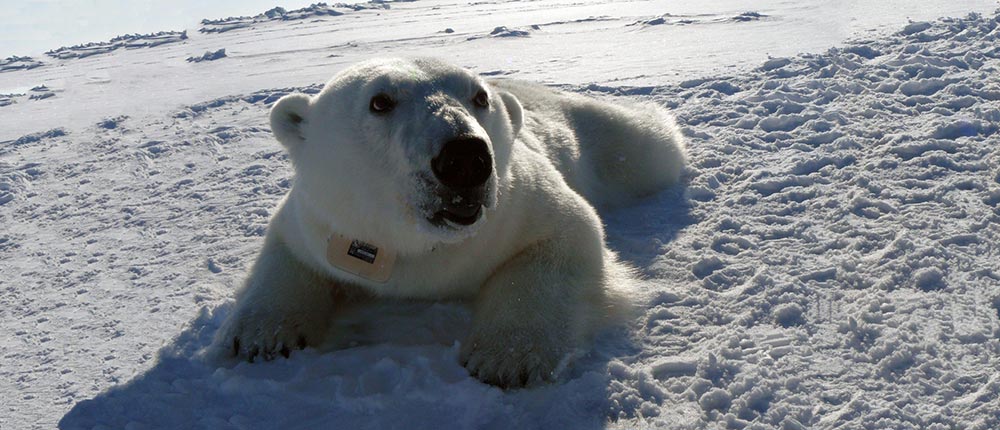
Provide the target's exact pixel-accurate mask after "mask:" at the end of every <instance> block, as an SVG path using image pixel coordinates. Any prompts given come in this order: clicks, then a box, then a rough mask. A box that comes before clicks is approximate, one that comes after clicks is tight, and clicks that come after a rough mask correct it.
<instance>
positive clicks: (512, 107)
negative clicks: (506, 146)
mask: <svg viewBox="0 0 1000 430" xmlns="http://www.w3.org/2000/svg"><path fill="white" fill-rule="evenodd" d="M500 99H501V100H503V105H504V107H506V108H507V116H508V117H509V118H510V126H511V127H513V128H514V132H513V136H515V137H517V133H518V132H520V131H521V126H522V125H523V124H524V111H523V109H522V108H521V102H520V101H519V100H518V99H517V97H514V95H513V94H511V93H508V92H506V91H500Z"/></svg>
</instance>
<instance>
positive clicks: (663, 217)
mask: <svg viewBox="0 0 1000 430" xmlns="http://www.w3.org/2000/svg"><path fill="white" fill-rule="evenodd" d="M422 3H424V2H415V3H392V4H391V7H390V8H389V9H377V10H375V9H371V10H369V9H364V10H356V11H354V10H352V11H350V12H348V13H345V14H344V15H324V16H321V17H316V18H313V17H310V18H306V19H295V20H281V19H275V20H266V21H262V22H258V23H255V24H253V25H252V26H250V27H247V28H239V29H233V30H232V31H227V32H223V33H204V34H203V33H196V32H189V33H188V35H189V38H188V39H186V40H182V41H176V42H174V43H168V44H164V45H160V46H154V47H148V46H147V47H141V48H139V49H118V50H115V51H113V52H106V53H102V54H99V55H92V56H89V57H87V58H66V59H57V60H53V59H39V60H42V61H43V64H42V65H41V66H37V67H34V68H31V69H22V68H19V69H12V70H10V71H5V72H3V73H0V89H2V90H0V93H2V94H3V95H2V96H0V114H2V115H3V116H2V118H4V119H3V120H2V121H3V127H0V225H2V226H3V227H0V261H2V263H0V280H2V281H0V326H2V327H3V329H2V331H0V333H2V335H0V394H2V397H0V428H3V429H7V428H12V429H21V428H51V427H53V426H56V425H58V426H59V427H61V428H65V429H77V428H88V429H89V428H325V427H330V426H336V427H337V428H428V429H430V428H435V429H436V428H470V429H471V428H604V427H610V428H783V429H797V428H869V429H882V428H894V429H896V428H922V429H951V428H963V429H964V428H969V429H995V428H998V427H1000V371H998V369H1000V358H998V355H1000V316H998V314H1000V255H998V251H997V247H996V246H995V244H996V243H997V240H998V238H1000V237H998V236H1000V227H998V224H1000V149H998V148H1000V146H998V143H1000V141H998V138H997V136H998V124H1000V74H998V68H1000V49H998V48H997V47H998V46H1000V28H998V27H1000V24H998V21H1000V14H997V13H993V14H988V15H982V16H980V15H970V16H968V17H966V18H961V19H941V20H928V21H917V22H909V23H905V22H902V23H899V24H898V25H897V26H896V28H895V29H894V30H893V31H891V32H877V33H870V34H865V35H863V36H859V37H856V38H855V39H854V40H852V41H850V42H849V43H846V44H839V43H830V44H829V45H828V46H832V45H838V46H839V47H836V48H832V49H829V50H825V48H824V49H812V50H809V49H805V48H801V46H798V45H796V46H794V48H795V49H799V48H801V49H800V50H802V51H804V52H810V51H811V52H817V51H825V52H823V53H820V54H800V55H794V53H795V52H788V53H787V55H785V54H782V55H779V56H775V57H772V58H766V57H764V58H758V60H757V61H756V63H755V65H754V67H752V68H742V69H734V73H732V74H731V76H723V77H720V76H718V75H712V74H709V73H699V74H685V73H680V74H674V73H677V72H676V71H678V70H680V71H684V70H685V69H684V67H690V66H678V67H677V68H673V66H674V65H675V63H676V62H677V61H679V60H677V58H684V57H683V55H680V56H679V57H673V56H671V57H669V58H667V57H664V56H660V55H658V54H655V52H658V51H656V50H654V49H652V47H654V46H656V44H657V43H662V41H661V39H659V38H661V37H667V36H669V37H674V36H678V35H680V34H685V36H683V37H681V38H680V42H678V43H682V44H686V43H689V42H690V43H695V42H692V41H695V40H697V38H698V37H705V36H706V35H710V34H725V33H726V32H730V33H740V32H742V31H750V30H747V29H748V28H750V29H756V30H755V31H768V30H773V29H775V28H780V27H781V26H782V25H786V26H790V27H792V30H790V31H791V33H787V32H786V33H782V34H783V35H788V34H793V33H794V31H796V30H795V29H797V28H798V27H795V26H794V25H791V24H787V23H785V24H782V22H781V20H782V19H789V18H788V17H789V16H794V14H795V13H798V14H800V15H808V14H817V15H818V14H819V12H822V11H823V10H822V9H817V8H816V7H813V8H812V9H808V7H804V6H803V8H804V10H797V11H795V12H790V11H789V10H787V9H778V8H760V9H755V10H753V11H750V12H756V14H757V15H760V16H755V15H753V14H745V12H748V11H747V10H745V9H741V8H732V9H725V7H724V6H718V5H715V6H706V7H705V8H706V9H705V11H704V12H699V13H695V12H692V11H684V10H680V9H684V7H688V6H683V5H682V6H681V7H678V8H677V9H676V10H671V9H673V8H666V7H665V6H663V5H661V4H656V3H647V2H637V3H635V4H634V5H630V6H635V7H634V8H630V9H629V10H627V11H623V10H620V9H622V8H621V7H620V6H615V5H603V4H597V3H582V4H576V5H575V6H573V7H566V8H561V9H557V8H555V6H557V5H558V6H566V5H565V4H561V3H559V2H531V3H515V4H508V3H493V2H488V3H482V4H478V5H467V4H454V3H438V2H426V3H425V4H423V5H421V4H422ZM730 6H731V5H730ZM522 7H525V8H528V12H523V11H521V10H519V9H517V8H522ZM435 8H438V9H435ZM530 8H535V9H530ZM715 8H718V9H725V10H715ZM463 13H464V14H465V15H461V14H463ZM456 14H458V15H460V16H455V15H456ZM681 15H685V16H689V18H678V17H679V16H681ZM445 16H448V19H445ZM741 16H742V17H747V18H750V19H748V20H742V19H736V18H737V17H741ZM539 17H541V18H544V19H539ZM345 18H349V20H346V21H345ZM819 18H820V17H818V18H817V20H819ZM314 19H315V20H314ZM661 19H662V21H663V22H662V23H660V24H651V23H653V22H656V21H658V20H661ZM675 19H691V20H692V23H679V22H674V20H675ZM417 21H419V22H421V23H422V24H420V25H408V26H407V25H403V24H406V23H411V22H417ZM694 21H698V22H700V23H695V22H694ZM862 21H864V20H862ZM373 23H378V24H380V25H381V24H392V25H394V26H397V27H393V29H394V31H393V32H391V33H392V34H391V35H389V36H386V35H377V37H376V36H366V34H369V33H370V32H371V28H372V25H373ZM748 26H750V27H748ZM752 26H762V27H752ZM534 27H538V28H534ZM446 28H452V29H453V31H452V32H445V29H446ZM499 28H503V30H500V31H497V29H499ZM396 29H398V31H395V30H396ZM706 29H710V30H706ZM682 30H683V31H682ZM494 31H497V33H496V34H494V35H492V37H491V33H492V32H494ZM684 31H689V33H684ZM516 32H526V33H527V35H522V34H517V33H516ZM657 32H662V33H657ZM712 32H718V33H712ZM692 35H693V36H692ZM496 36H514V37H496ZM612 36H613V37H612ZM616 38H617V39H616ZM389 39H391V40H389ZM470 39H471V40H470ZM748 39H749V42H746V43H751V42H754V41H756V43H760V44H764V45H766V44H767V43H768V40H771V39H767V38H756V39H754V38H753V37H748ZM291 40H294V41H296V43H295V44H292V45H290V44H289V41H291ZM602 40H604V41H603V42H601V41H602ZM569 42H573V43H569ZM633 42H635V45H634V49H633V48H632V46H633V45H630V44H631V43H633ZM608 43H614V44H617V45H619V46H629V47H630V48H629V49H627V50H624V51H627V52H619V53H616V52H617V51H612V50H606V48H604V45H605V44H608ZM560 44H564V45H560ZM539 46H541V47H539ZM546 46H547V47H550V48H551V47H552V46H565V49H561V50H559V51H558V52H554V53H551V55H552V62H550V63H545V62H543V61H540V60H539V55H540V54H543V53H548V51H546V50H545V49H549V48H545V47H546ZM706 46H707V47H708V48H707V49H717V48H718V49H721V48H719V47H718V46H717V45H716V44H713V43H707V44H706ZM383 47H391V49H390V50H389V51H391V52H396V53H404V52H409V53H413V54H435V55H439V56H443V57H445V58H450V59H451V60H453V61H458V62H459V63H460V64H464V65H467V66H470V67H474V68H475V69H476V70H479V71H481V72H482V73H483V74H484V75H488V76H505V77H515V78H529V79H536V80H542V81H546V82H550V83H559V84H562V85H561V86H562V87H563V88H565V89H568V90H573V91H580V92H584V93H590V94H592V95H594V96H596V97H606V98H609V99H616V98H626V99H643V100H650V101H655V102H659V103H662V104H664V105H666V106H669V107H670V108H672V109H673V110H674V112H676V114H677V116H678V119H679V120H680V122H681V123H682V125H683V126H684V130H685V133H686V134H687V135H688V136H689V139H690V148H691V150H690V152H691V160H692V168H691V171H690V172H689V174H688V175H687V177H686V179H687V180H686V182H685V185H684V186H681V187H677V188H674V189H671V190H667V191H665V192H663V193H661V194H659V195H657V196H655V197H653V198H651V199H649V200H647V201H643V202H641V203H639V204H638V205H636V206H634V207H630V208H624V209H619V210H615V211H610V212H606V213H604V214H602V215H603V217H604V219H605V221H606V223H607V227H608V240H609V242H610V244H611V246H612V248H614V249H615V250H617V251H618V252H619V253H621V255H622V256H623V257H624V258H625V259H626V260H627V261H629V262H631V263H632V264H633V265H635V266H636V267H638V268H639V269H640V270H641V271H642V272H643V273H644V275H645V276H646V280H645V281H644V282H643V287H644V288H643V292H642V302H643V306H642V309H641V312H640V314H641V315H640V316H639V317H637V318H636V319H635V320H634V321H632V322H631V324H630V325H629V327H627V328H619V329H614V330H609V332H607V333H604V334H602V335H601V336H600V337H599V339H598V340H597V342H596V345H595V346H594V348H593V349H591V350H589V351H587V352H586V353H585V354H583V355H582V356H581V357H579V358H578V359H577V362H576V364H575V365H574V366H573V367H571V368H570V369H568V370H567V371H566V372H565V373H564V374H563V375H562V378H561V380H560V381H559V382H558V383H555V384H552V385H547V386H543V387H540V388H534V389H526V390H514V391H510V392H503V391H501V390H499V389H497V388H494V387H490V386H486V385H483V384H481V383H479V382H478V381H477V380H475V379H472V378H470V377H469V376H467V374H466V372H465V370H464V369H463V368H462V367H460V366H459V365H458V364H457V354H458V347H459V342H461V339H462V338H463V337H464V334H465V331H466V327H467V325H468V322H469V318H470V316H469V311H468V310H467V309H466V308H465V307H464V305H462V304H460V303H419V302H418V303H411V302H396V303H385V304H380V305H377V306H372V307H371V308H369V309H363V310H361V311H360V312H357V313H356V314H354V315H350V316H346V317H345V318H344V319H343V320H342V321H340V322H339V323H338V326H337V328H336V329H335V330H333V331H332V333H331V335H330V336H329V339H328V342H327V343H326V344H325V345H324V346H323V347H321V348H317V349H309V350H306V351H302V352H299V353H295V354H293V356H292V358H291V359H289V360H278V361H274V362H268V363H255V364H247V363H241V364H236V365H230V366H222V367H219V366H216V365H214V364H210V363H208V362H206V361H205V360H204V359H203V358H202V357H201V352H202V349H203V348H204V347H205V346H206V345H207V344H208V342H209V340H210V338H211V336H212V335H213V333H214V331H215V330H216V329H217V327H218V325H219V324H220V323H221V321H222V320H223V319H224V318H225V316H226V315H227V313H228V312H229V311H230V308H231V297H232V293H233V289H234V288H235V285H237V284H238V283H239V281H240V280H241V279H242V277H243V274H244V270H245V268H246V266H247V265H248V264H249V263H250V261H252V258H253V257H254V256H255V254H256V252H257V251H258V250H259V247H260V245H261V241H262V237H263V233H264V229H265V227H266V222H267V219H268V216H269V215H270V212H271V210H273V208H274V205H275V203H276V202H277V200H278V199H279V198H280V197H281V196H282V194H283V193H284V192H286V191H287V190H288V187H289V181H290V173H291V170H290V166H289V165H288V160H287V157H286V156H285V155H284V153H283V152H282V150H281V148H280V146H279V145H277V144H276V143H275V142H274V141H273V138H271V137H270V132H269V130H268V129H267V109H268V107H269V106H270V104H271V103H273V102H274V101H275V100H277V98H279V97H280V96H282V95H284V94H287V93H289V92H292V91H303V92H307V93H314V92H316V91H318V89H319V85H320V83H321V82H322V81H323V80H324V79H326V78H328V77H329V76H330V75H332V74H333V73H334V72H335V71H336V70H337V69H339V68H340V67H343V65H344V64H349V63H352V62H354V61H356V60H357V59H359V58H364V57H366V56H370V55H375V54H379V53H385V52H382V51H381V50H380V48H383ZM531 47H535V48H531ZM697 47H698V46H697V45H696V46H695V47H694V48H691V47H687V48H682V49H681V50H680V51H679V52H681V53H683V52H685V51H684V49H695V48H697ZM647 48H648V50H646V49H647ZM735 48H740V47H739V46H736V47H735ZM219 49H226V51H225V52H226V53H227V56H226V57H222V58H219V59H217V60H215V61H205V62H200V63H188V62H186V61H184V60H185V59H186V58H187V57H191V56H200V55H202V53H205V52H215V51H217V50H219ZM740 49H742V48H740ZM518 50H522V51H523V57H520V59H518V60H512V58H514V57H512V56H511V54H510V53H512V52H516V51H518ZM588 50H590V52H599V53H601V55H600V58H594V57H591V56H589V55H588V54H587V52H588ZM453 52H464V54H460V55H459V54H456V55H455V56H454V57H449V56H450V55H452V53H453ZM645 52H650V53H651V54H648V55H638V56H637V55H636V53H645ZM490 53H494V54H497V55H499V56H500V57H499V58H500V59H499V60H498V59H497V58H494V56H490V55H489V54H490ZM758 54H759V52H758ZM331 55H333V56H334V57H330V56H331ZM338 55H339V56H340V57H336V56H338ZM504 56H506V57H504ZM299 57H301V58H302V59H300V60H295V59H296V58H299ZM727 58H729V57H727ZM317 59H326V60H327V61H326V62H323V61H316V62H313V61H314V60H317ZM480 60H481V61H480ZM507 60H510V61H509V62H507ZM529 60H533V61H529ZM616 60H620V61H616ZM625 71H628V73H626V72H625ZM671 72H674V73H671ZM618 77H620V78H618ZM5 99H6V100H9V101H10V103H9V104H6V105H4V103H3V100H5Z"/></svg>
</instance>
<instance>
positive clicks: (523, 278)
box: [461, 242, 603, 388]
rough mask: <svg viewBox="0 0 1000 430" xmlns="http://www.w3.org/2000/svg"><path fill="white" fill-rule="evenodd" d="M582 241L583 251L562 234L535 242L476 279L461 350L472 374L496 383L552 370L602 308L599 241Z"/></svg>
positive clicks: (519, 382) (546, 376) (545, 376)
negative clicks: (480, 283) (479, 282)
mask: <svg viewBox="0 0 1000 430" xmlns="http://www.w3.org/2000/svg"><path fill="white" fill-rule="evenodd" d="M586 245H589V246H588V247H589V248H590V250H589V252H588V250H583V251H582V252H580V251H581V248H579V247H574V246H573V244H569V243H565V242H564V243H559V242H543V243H541V244H538V245H535V246H533V247H531V248H529V249H527V250H525V251H523V252H521V253H520V254H518V255H517V256H516V257H514V258H513V259H511V260H510V261H508V262H507V263H506V264H505V265H504V266H502V267H501V268H500V269H499V270H498V271H497V272H496V274H495V275H494V276H493V277H492V278H491V279H490V280H489V281H488V282H487V283H486V285H484V287H483V289H482V290H481V291H480V293H479V295H478V297H477V298H476V302H475V316H474V319H473V326H472V331H471V333H470V334H469V337H468V338H467V339H466V340H465V342H464V344H463V345H462V351H461V359H462V362H463V365H464V366H465V367H466V368H467V369H468V370H469V372H470V373H471V374H472V375H473V376H475V377H477V378H479V379H480V380H482V381H484V382H486V383H490V384H494V385H498V386H500V387H504V388H509V387H519V386H524V385H531V384H533V383H537V382H540V381H548V380H553V379H554V378H555V377H556V376H557V375H556V374H555V372H556V370H557V368H558V367H559V363H560V361H561V360H563V359H564V358H565V357H567V355H568V354H571V353H573V352H575V350H576V349H577V348H579V347H580V346H581V345H583V343H584V341H585V337H586V336H587V334H588V331H589V326H590V321H591V320H592V319H593V318H595V316H596V314H599V313H601V312H602V309H598V307H600V306H601V305H600V303H601V302H602V296H601V294H602V290H603V288H602V285H600V284H601V282H602V279H603V276H602V273H601V270H602V266H601V264H602V263H601V261H600V257H599V256H600V252H601V249H602V248H600V245H596V246H597V249H596V250H595V249H594V247H595V244H586ZM595 251H596V254H595V253H594V252H595Z"/></svg>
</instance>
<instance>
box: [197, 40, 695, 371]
mask: <svg viewBox="0 0 1000 430" xmlns="http://www.w3.org/2000/svg"><path fill="white" fill-rule="evenodd" d="M479 89H484V90H486V91H487V93H488V95H489V100H490V105H489V107H488V108H478V107H476V106H474V105H473V103H472V99H473V98H474V96H475V94H476V92H477V91H478V90H479ZM380 92H382V93H387V94H390V95H392V97H393V98H394V99H395V100H397V105H396V107H395V109H394V110H393V111H392V112H391V113H389V114H387V115H376V114H373V113H372V112H370V111H369V100H370V99H371V98H372V96H374V95H375V94H378V93H380ZM271 128H272V130H273V131H274V134H275V136H276V137H277V139H278V140H279V141H280V142H281V143H282V144H283V145H285V147H286V148H287V149H288V152H289V154H290V156H291V159H292V161H293V163H294V165H295V175H296V177H295V184H294V186H293V187H292V190H291V191H290V192H289V194H288V196H287V197H286V199H285V200H284V201H283V202H282V203H281V206H280V208H279V210H278V211H277V213H276V214H275V215H274V218H273V219H272V220H271V224H270V226H269V228H268V231H267V239H266V241H265V245H264V249H263V250H262V251H261V254H260V256H259V257H258V259H257V261H256V263H255V264H254V266H253V269H252V270H251V274H250V276H249V278H248V279H247V281H246V284H245V286H244V287H243V289H242V290H241V291H240V292H239V294H238V296H237V304H236V307H235V309H234V311H233V313H232V315H231V316H230V318H229V320H228V321H227V322H226V323H225V325H224V326H223V327H222V328H221V329H220V330H219V333H218V335H217V338H216V345H215V346H216V348H217V349H218V350H220V351H230V352H231V353H235V355H238V356H242V357H248V358H251V359H252V358H253V357H255V356H260V357H263V358H271V357H274V356H275V355H276V354H279V353H281V354H285V355H287V353H288V349H289V348H290V347H292V346H301V344H302V343H304V344H313V343H315V342H317V341H318V340H319V339H320V338H322V336H323V334H324V332H325V330H326V323H327V321H328V316H329V315H330V314H331V313H334V312H335V306H338V305H341V306H342V305H344V303H345V300H344V299H341V298H340V297H342V296H345V295H349V294H348V293H349V292H351V291H362V292H364V293H367V294H372V295H375V296H392V297H410V298H429V299H438V298H451V297H465V298H469V299H471V300H472V301H473V302H474V306H475V315H474V321H473V327H472V329H471V333H470V334H469V338H468V339H466V340H465V341H464V342H463V346H462V360H463V362H464V363H465V365H466V367H467V368H468V369H469V371H470V372H471V373H472V374H473V375H475V376H477V377H478V378H480V379H481V380H483V381H486V382H489V383H494V384H498V385H501V386H520V385H524V384H528V383H533V382H536V381H540V380H549V379H551V378H552V377H553V376H554V375H553V372H554V371H555V370H556V368H557V366H558V365H559V363H560V361H561V360H562V359H563V358H564V357H566V356H568V355H569V354H571V353H572V352H573V351H574V350H576V349H578V348H580V347H582V346H584V345H585V344H586V339H587V336H588V334H590V333H591V332H592V331H593V330H594V329H595V328H596V327H597V326H598V325H599V324H600V323H601V322H604V321H606V320H607V317H608V316H609V315H610V314H612V313H614V309H615V307H616V306H617V305H618V300H617V298H616V297H615V293H614V291H616V288H617V287H619V286H620V285H621V284H623V283H626V282H628V281H629V277H628V274H627V270H624V269H623V266H621V265H620V264H619V263H618V262H617V261H616V260H615V257H614V254H613V253H612V252H611V251H609V250H608V249H607V247H606V246H605V244H604V232H603V229H602V226H601V221H600V219H599V218H598V216H597V213H596V211H595V210H594V208H593V206H592V204H597V205H604V204H622V203H626V202H628V201H630V200H632V199H634V198H636V197H640V196H642V195H646V194H649V193H652V192H655V191H656V190H659V189H661V188H663V187H665V186H668V185H670V184H672V183H674V182H676V181H677V180H678V178H679V176H680V174H681V171H682V169H683V165H684V158H685V155H684V145H683V141H682V139H681V136H680V135H679V133H678V132H677V128H676V125H675V124H674V121H673V119H672V118H671V117H670V115H669V114H667V113H666V112H665V111H664V110H663V109H662V108H660V107H657V106H654V105H651V104H649V105H629V106H626V105H615V104H608V103H602V102H598V101H596V100H593V99H589V98H586V97H583V96H580V95H575V94H568V93H563V92H557V91H553V90H550V89H548V88H545V87H541V86H538V85H533V84H528V83H520V82H512V81H489V82H487V81H484V80H482V79H481V78H479V77H478V76H476V75H474V74H473V73H471V72H469V71H467V70H465V69H461V68H458V67H455V66H451V65H448V64H445V63H442V62H439V61H436V60H429V59H412V60H411V59H390V60H374V61H369V62H365V63H362V64H359V65H356V66H354V67H351V68H349V69H347V70H345V71H343V72H341V73H340V74H338V75H337V76H335V77H334V78H333V79H332V80H331V81H330V82H329V83H327V85H326V87H325V88H324V89H323V91H322V92H321V93H320V94H319V95H317V96H316V97H313V98H309V97H307V96H304V95H289V96H286V97H284V98H282V99H281V100H279V101H278V103H276V104H275V106H274V108H273V109H272V111H271ZM457 135H473V136H477V137H479V138H482V139H483V140H485V141H486V142H487V143H488V145H489V147H490V151H491V153H492V155H493V166H494V169H493V172H492V175H491V176H490V178H489V181H488V186H489V189H490V190H491V191H490V193H489V196H488V199H487V204H486V209H485V212H484V215H483V217H482V218H481V219H479V220H478V221H477V222H476V223H475V224H473V225H471V226H468V227H461V228H442V227H438V226H435V225H432V224H431V223H429V222H428V221H427V220H426V215H427V214H426V213H424V212H423V209H422V208H423V207H424V206H423V205H426V204H428V202H432V201H433V199H434V196H433V193H431V192H430V190H429V189H428V184H427V181H426V179H421V178H427V177H428V175H430V160H431V159H432V158H433V157H434V156H435V155H436V154H437V153H438V152H439V151H440V148H441V146H442V145H443V143H444V142H445V141H446V140H448V139H449V138H453V137H455V136H457ZM431 177H432V176H431ZM588 200H589V202H590V203H588ZM331 234H341V235H344V236H346V237H350V238H353V239H360V240H364V241H367V242H371V243H375V244H379V245H380V246H383V247H391V248H393V249H395V250H396V251H397V252H398V257H397V262H396V265H395V267H394V269H393V274H392V277H391V279H389V281H388V282H386V283H377V282H373V281H369V280H366V279H364V278H360V277H357V276H355V275H352V274H350V273H348V272H346V271H342V270H340V269H338V268H336V267H333V266H331V265H330V264H329V263H327V261H326V258H325V253H326V239H327V238H328V237H329V236H330V235H331ZM237 340H238V341H237Z"/></svg>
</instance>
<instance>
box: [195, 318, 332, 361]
mask: <svg viewBox="0 0 1000 430" xmlns="http://www.w3.org/2000/svg"><path fill="white" fill-rule="evenodd" d="M325 330H326V326H325V324H324V322H323V320H322V319H321V318H316V317H308V316H305V315H302V314H296V313H292V312H289V313H285V312H280V311H277V310H274V309H237V310H236V311H235V312H234V314H233V315H230V317H229V320H227V321H226V323H225V325H224V326H223V327H222V328H221V329H219V333H218V334H217V335H216V337H215V342H214V343H215V349H216V351H217V352H218V353H220V354H222V355H227V356H230V357H238V358H243V359H246V360H247V361H249V362H251V363H253V362H254V360H256V359H257V358H263V359H264V360H267V361H270V360H273V359H275V358H277V356H278V355H281V356H283V357H285V358H288V356H289V355H290V354H291V350H292V349H303V348H305V347H306V346H309V345H314V344H315V343H316V342H319V341H320V340H321V339H322V337H323V334H324V332H325Z"/></svg>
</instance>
